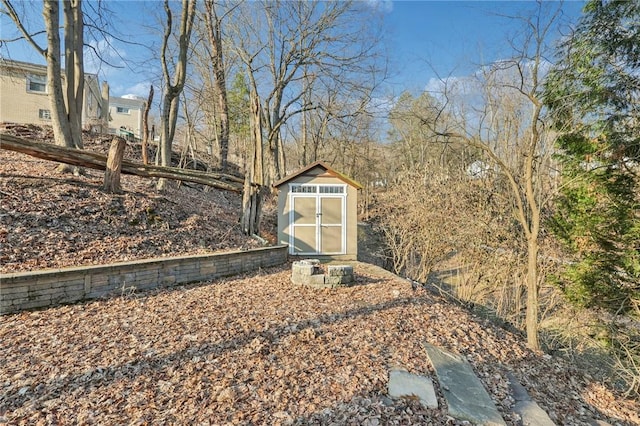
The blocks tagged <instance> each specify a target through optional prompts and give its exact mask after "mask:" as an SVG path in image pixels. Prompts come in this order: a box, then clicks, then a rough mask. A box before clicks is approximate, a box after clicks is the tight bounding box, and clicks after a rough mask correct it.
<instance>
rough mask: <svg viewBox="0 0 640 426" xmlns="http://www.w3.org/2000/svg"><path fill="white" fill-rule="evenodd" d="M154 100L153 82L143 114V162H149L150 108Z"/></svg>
mask: <svg viewBox="0 0 640 426" xmlns="http://www.w3.org/2000/svg"><path fill="white" fill-rule="evenodd" d="M152 102H153V84H152V85H151V86H149V97H148V98H147V104H146V105H145V106H144V114H143V116H142V130H143V134H142V162H143V163H144V164H149V110H150V109H151V104H152Z"/></svg>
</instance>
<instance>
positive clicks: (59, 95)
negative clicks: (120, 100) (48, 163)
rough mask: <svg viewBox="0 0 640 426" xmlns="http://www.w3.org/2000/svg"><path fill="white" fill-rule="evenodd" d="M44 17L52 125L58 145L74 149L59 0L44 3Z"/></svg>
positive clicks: (49, 0)
mask: <svg viewBox="0 0 640 426" xmlns="http://www.w3.org/2000/svg"><path fill="white" fill-rule="evenodd" d="M42 15H43V17H44V22H45V26H46V31H47V49H46V50H45V56H46V60H47V88H48V90H49V99H50V102H51V125H52V127H53V136H54V139H55V141H56V144H57V145H60V146H66V147H69V148H74V147H75V145H74V143H73V139H72V138H71V129H70V127H69V120H68V118H67V108H66V106H65V103H64V94H63V91H62V71H61V65H60V31H59V27H60V17H59V15H60V10H59V5H58V1H57V0H47V1H45V2H44V8H43V12H42Z"/></svg>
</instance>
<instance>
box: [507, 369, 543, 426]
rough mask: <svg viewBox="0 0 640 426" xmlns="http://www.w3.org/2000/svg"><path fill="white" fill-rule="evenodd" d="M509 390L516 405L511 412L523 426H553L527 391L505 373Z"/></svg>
mask: <svg viewBox="0 0 640 426" xmlns="http://www.w3.org/2000/svg"><path fill="white" fill-rule="evenodd" d="M507 378H508V379H509V388H510V389H511V394H512V395H513V399H515V401H516V403H515V405H514V406H513V411H514V412H515V413H516V414H518V415H519V416H520V419H521V420H522V425H523V426H555V423H554V422H553V420H551V418H550V417H549V415H548V414H547V413H546V412H545V411H544V410H543V409H542V408H540V406H539V405H538V404H537V403H536V402H535V401H534V400H532V399H531V397H530V396H529V394H528V393H527V390H526V389H525V388H524V386H522V385H521V384H520V383H519V382H518V379H516V377H515V376H514V375H513V374H511V373H507Z"/></svg>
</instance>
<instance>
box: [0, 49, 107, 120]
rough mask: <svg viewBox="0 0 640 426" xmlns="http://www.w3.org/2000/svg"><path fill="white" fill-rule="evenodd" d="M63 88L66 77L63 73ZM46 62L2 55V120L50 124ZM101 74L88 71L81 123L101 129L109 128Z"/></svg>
mask: <svg viewBox="0 0 640 426" xmlns="http://www.w3.org/2000/svg"><path fill="white" fill-rule="evenodd" d="M62 84H63V92H66V80H65V78H64V75H63V77H62ZM49 93H50V90H49V87H48V85H47V67H46V66H45V65H36V64H30V63H27V62H20V61H12V60H8V59H2V58H0V122H8V123H19V124H39V125H50V124H51V103H50V100H49ZM106 102H108V101H107V100H103V98H102V93H101V90H100V85H99V82H98V76H97V75H96V74H90V73H85V85H84V102H83V109H82V127H83V129H85V130H93V131H96V132H101V131H103V130H104V129H105V128H106V125H105V118H106V114H103V113H104V112H106V109H105V108H107V107H106V106H105V103H106Z"/></svg>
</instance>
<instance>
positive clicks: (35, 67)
mask: <svg viewBox="0 0 640 426" xmlns="http://www.w3.org/2000/svg"><path fill="white" fill-rule="evenodd" d="M0 68H13V69H18V70H20V71H24V72H31V73H37V74H45V75H46V74H47V66H46V65H41V64H34V63H31V62H22V61H15V60H13V59H6V58H0ZM62 71H63V73H62V74H63V75H62V77H63V78H64V68H62ZM84 76H85V79H86V80H96V81H97V80H98V75H97V74H94V73H90V72H86V71H85V73H84Z"/></svg>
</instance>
